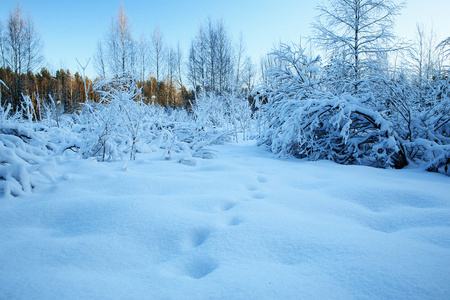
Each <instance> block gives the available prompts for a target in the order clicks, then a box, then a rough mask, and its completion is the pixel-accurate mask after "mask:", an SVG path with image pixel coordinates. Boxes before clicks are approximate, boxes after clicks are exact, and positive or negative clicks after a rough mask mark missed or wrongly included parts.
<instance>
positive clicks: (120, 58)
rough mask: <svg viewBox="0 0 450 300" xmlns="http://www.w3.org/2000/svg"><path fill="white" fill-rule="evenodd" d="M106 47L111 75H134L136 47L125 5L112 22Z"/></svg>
mask: <svg viewBox="0 0 450 300" xmlns="http://www.w3.org/2000/svg"><path fill="white" fill-rule="evenodd" d="M106 46H107V49H106V54H107V55H106V58H107V66H108V69H109V72H110V73H111V75H112V76H115V77H122V76H126V75H130V74H133V73H134V71H135V67H136V45H135V42H134V40H133V36H132V32H131V22H130V21H129V18H128V15H127V14H126V13H125V10H124V8H123V4H121V6H120V8H119V13H118V14H117V16H116V17H115V18H113V20H112V22H111V25H110V29H109V32H108V34H107V36H106Z"/></svg>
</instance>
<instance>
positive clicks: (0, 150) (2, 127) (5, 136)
mask: <svg viewBox="0 0 450 300" xmlns="http://www.w3.org/2000/svg"><path fill="white" fill-rule="evenodd" d="M53 150H54V149H53V148H52V145H51V144H50V143H49V142H48V141H46V139H45V138H44V137H43V135H42V133H40V132H35V131H34V130H33V129H32V128H29V127H26V126H25V125H21V124H18V123H15V124H14V123H9V122H8V123H7V122H2V123H0V194H3V195H4V196H8V195H11V196H19V195H22V194H24V193H29V192H31V191H32V189H33V188H34V186H35V185H36V178H38V177H42V176H45V177H47V178H48V177H51V176H50V175H48V173H47V172H46V171H45V170H44V169H43V167H42V165H43V164H44V163H45V157H47V156H48V155H50V154H51V153H53Z"/></svg>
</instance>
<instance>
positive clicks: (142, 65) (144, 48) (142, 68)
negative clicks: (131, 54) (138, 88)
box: [139, 32, 149, 83]
mask: <svg viewBox="0 0 450 300" xmlns="http://www.w3.org/2000/svg"><path fill="white" fill-rule="evenodd" d="M148 65H149V44H148V41H147V39H146V37H145V33H144V32H143V33H142V35H141V39H140V42H139V73H140V78H141V82H142V83H143V82H145V80H146V79H147V75H148V70H147V67H148Z"/></svg>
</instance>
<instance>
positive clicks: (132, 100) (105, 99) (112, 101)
mask: <svg viewBox="0 0 450 300" xmlns="http://www.w3.org/2000/svg"><path fill="white" fill-rule="evenodd" d="M95 90H96V91H97V93H98V94H99V95H100V103H89V102H88V103H86V104H85V105H84V108H83V110H82V113H81V115H82V117H81V118H80V120H82V122H84V126H85V129H86V130H85V131H84V132H83V140H84V141H86V143H85V144H84V145H82V146H81V148H82V153H83V156H84V157H89V156H92V157H99V158H101V160H107V159H118V158H121V157H122V155H123V154H128V155H129V157H130V159H135V156H136V151H137V150H136V147H137V144H138V143H139V141H140V138H141V136H142V122H143V119H144V117H145V115H146V114H147V111H148V106H147V105H145V104H144V103H143V101H142V100H143V99H142V94H141V90H140V89H139V88H138V86H137V82H136V80H135V79H133V78H127V77H125V78H116V79H112V80H102V81H99V82H97V83H96V85H95Z"/></svg>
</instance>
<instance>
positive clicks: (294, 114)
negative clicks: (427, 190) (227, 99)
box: [259, 93, 405, 168]
mask: <svg viewBox="0 0 450 300" xmlns="http://www.w3.org/2000/svg"><path fill="white" fill-rule="evenodd" d="M265 109H266V110H267V114H266V118H268V119H267V122H266V127H265V128H264V130H263V132H264V134H263V136H261V138H260V141H259V143H260V144H266V145H268V146H270V148H271V150H272V152H273V153H275V154H277V155H278V156H289V155H294V156H296V157H307V158H309V159H310V160H318V159H329V160H332V161H335V162H338V163H341V164H362V165H368V166H374V167H379V168H387V167H396V168H401V167H403V166H404V165H405V160H404V156H403V153H402V152H401V150H400V147H399V145H398V141H397V140H396V139H395V134H394V131H393V128H392V125H391V123H390V122H388V121H386V120H384V119H383V118H382V116H381V115H380V114H379V113H378V112H376V111H373V110H372V109H369V108H368V107H366V106H364V105H362V104H361V100H360V99H355V98H353V97H351V96H349V95H346V96H345V95H343V96H340V97H336V96H333V95H331V94H320V93H317V94H315V95H314V96H313V97H311V98H309V99H304V100H301V101H298V100H295V99H289V98H286V99H284V100H282V101H278V102H276V103H269V104H268V107H266V108H265Z"/></svg>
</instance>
